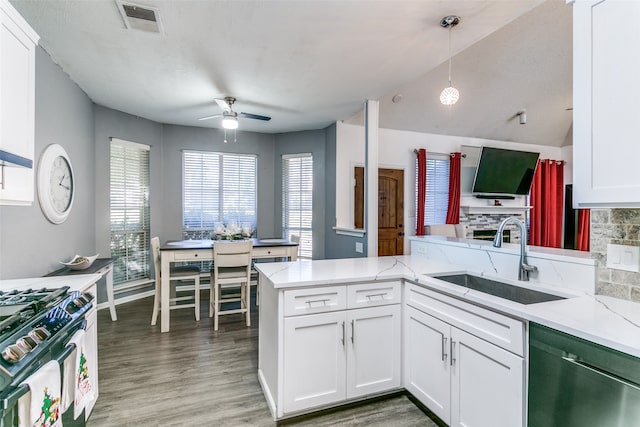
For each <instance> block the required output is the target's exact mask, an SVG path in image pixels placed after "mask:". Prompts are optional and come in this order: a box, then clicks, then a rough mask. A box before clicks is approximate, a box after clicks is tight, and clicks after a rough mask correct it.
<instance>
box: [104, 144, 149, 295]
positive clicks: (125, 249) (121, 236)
mask: <svg viewBox="0 0 640 427" xmlns="http://www.w3.org/2000/svg"><path fill="white" fill-rule="evenodd" d="M110 157H111V166H110V168H111V173H110V175H111V178H110V180H111V182H110V188H111V190H110V193H111V194H110V198H111V205H110V216H111V257H112V258H116V261H115V263H114V267H113V283H114V284H118V283H124V282H134V281H139V280H145V279H148V278H149V270H150V264H151V263H150V258H151V257H150V254H149V251H150V236H149V232H150V227H149V222H150V208H149V146H148V145H143V144H137V143H135V142H129V141H123V140H120V139H116V138H112V139H111V155H110Z"/></svg>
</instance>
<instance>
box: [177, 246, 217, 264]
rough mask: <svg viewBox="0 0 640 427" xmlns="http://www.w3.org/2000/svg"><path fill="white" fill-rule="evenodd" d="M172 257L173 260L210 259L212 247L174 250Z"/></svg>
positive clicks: (211, 257)
mask: <svg viewBox="0 0 640 427" xmlns="http://www.w3.org/2000/svg"><path fill="white" fill-rule="evenodd" d="M173 259H174V260H175V261H199V260H201V259H202V260H209V261H210V260H212V259H213V249H200V250H192V251H189V250H186V251H175V254H174V256H173Z"/></svg>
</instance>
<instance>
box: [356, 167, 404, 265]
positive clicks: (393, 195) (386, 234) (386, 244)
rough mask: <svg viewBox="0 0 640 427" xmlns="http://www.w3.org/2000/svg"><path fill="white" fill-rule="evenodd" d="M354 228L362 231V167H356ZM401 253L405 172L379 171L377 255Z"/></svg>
mask: <svg viewBox="0 0 640 427" xmlns="http://www.w3.org/2000/svg"><path fill="white" fill-rule="evenodd" d="M355 183H356V184H355V212H354V214H355V221H354V222H355V227H356V228H364V168H362V167H356V168H355ZM403 253H404V171H403V170H400V169H378V256H389V255H402V254H403Z"/></svg>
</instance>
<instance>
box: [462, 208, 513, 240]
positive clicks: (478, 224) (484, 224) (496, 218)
mask: <svg viewBox="0 0 640 427" xmlns="http://www.w3.org/2000/svg"><path fill="white" fill-rule="evenodd" d="M510 216H515V217H517V218H519V219H520V220H522V221H525V217H524V215H523V214H520V215H518V214H513V213H511V214H493V213H492V214H471V213H465V212H460V225H462V226H464V229H465V238H467V239H473V231H474V230H493V231H495V230H497V229H498V225H500V222H502V220H504V219H505V218H508V217H510ZM505 230H509V231H510V239H511V243H520V230H519V229H518V226H517V225H515V224H512V223H509V224H507V226H506V227H505Z"/></svg>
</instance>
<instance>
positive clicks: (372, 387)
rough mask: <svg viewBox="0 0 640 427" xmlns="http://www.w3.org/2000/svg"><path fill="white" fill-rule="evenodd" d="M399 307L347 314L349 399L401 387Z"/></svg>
mask: <svg viewBox="0 0 640 427" xmlns="http://www.w3.org/2000/svg"><path fill="white" fill-rule="evenodd" d="M400 333H401V328H400V304H393V305H386V306H379V307H371V308H362V309H358V310H350V311H348V312H347V338H348V339H347V397H348V398H352V397H358V396H363V395H366V394H371V393H377V392H382V391H386V390H391V389H394V388H399V387H400V363H401V361H400V345H401V339H400Z"/></svg>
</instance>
